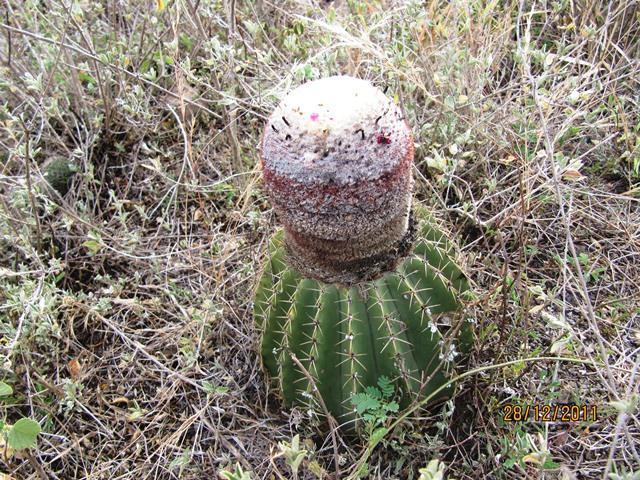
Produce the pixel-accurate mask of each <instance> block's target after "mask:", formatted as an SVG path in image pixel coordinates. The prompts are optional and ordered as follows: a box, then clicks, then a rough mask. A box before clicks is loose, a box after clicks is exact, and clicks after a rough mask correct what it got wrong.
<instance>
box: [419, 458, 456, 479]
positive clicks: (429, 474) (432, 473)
mask: <svg viewBox="0 0 640 480" xmlns="http://www.w3.org/2000/svg"><path fill="white" fill-rule="evenodd" d="M444 469H445V464H444V463H442V462H441V461H440V460H437V459H436V460H431V461H430V462H429V464H428V465H427V466H426V467H425V468H421V469H420V470H418V472H419V473H420V477H418V480H444ZM450 480H451V479H450Z"/></svg>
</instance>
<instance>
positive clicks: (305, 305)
mask: <svg viewBox="0 0 640 480" xmlns="http://www.w3.org/2000/svg"><path fill="white" fill-rule="evenodd" d="M412 161H413V138H412V136H411V130H410V129H409V127H408V125H407V123H406V121H405V120H404V116H403V115H402V112H401V111H400V109H399V108H398V107H397V106H396V105H395V104H394V103H393V102H391V101H390V100H389V99H388V98H387V97H386V96H385V95H384V94H383V93H382V92H381V91H380V90H378V89H377V88H375V87H374V86H373V85H371V84H370V83H369V82H366V81H363V80H358V79H354V78H351V77H330V78H326V79H323V80H318V81H316V82H309V83H307V84H304V85H302V86H301V87H299V88H298V89H296V90H294V91H293V92H291V93H290V94H289V95H288V96H287V97H286V98H285V100H284V101H283V102H282V103H281V105H280V106H279V107H278V108H277V109H276V110H275V111H274V113H273V114H272V115H271V117H270V118H269V121H268V124H267V127H266V129H265V134H264V137H263V141H262V168H263V175H264V179H265V185H266V190H267V193H268V194H269V197H270V199H271V202H272V203H273V205H274V208H275V210H276V212H277V213H278V216H279V219H280V221H281V222H282V224H283V226H284V229H283V230H280V231H278V232H276V234H275V235H274V236H273V237H272V239H271V242H270V246H269V252H268V255H267V261H266V263H265V266H264V269H263V272H262V276H261V278H260V281H259V283H258V285H257V289H256V295H255V303H254V316H255V318H256V322H257V324H258V326H259V327H260V329H261V332H262V339H261V354H262V360H263V364H264V367H265V369H266V371H267V373H268V376H269V377H270V378H271V379H272V381H273V382H274V383H275V384H276V385H277V387H278V389H279V391H280V392H281V394H282V397H283V399H284V401H285V403H286V404H287V405H294V404H299V405H307V406H309V407H311V408H313V409H314V410H315V411H316V412H318V413H321V412H320V411H319V409H318V402H317V400H318V395H320V396H321V397H322V399H323V401H324V403H325V405H326V406H327V409H328V410H329V411H330V412H331V413H332V414H333V415H334V416H336V417H337V418H338V419H339V420H340V421H341V422H342V423H347V424H349V425H353V423H351V422H352V421H354V420H355V419H356V418H355V414H354V411H353V406H352V405H351V402H350V400H351V398H352V397H353V395H355V394H357V393H359V392H362V391H364V390H365V389H366V388H367V387H369V386H373V385H376V382H377V380H378V378H379V377H380V376H382V375H384V376H387V377H388V378H391V379H393V380H394V382H395V383H396V385H397V387H398V388H399V391H400V392H401V396H402V400H403V402H404V403H405V404H406V403H408V402H409V401H411V400H412V399H415V398H417V397H420V396H422V395H424V394H428V393H429V392H431V391H433V390H434V389H435V388H437V387H439V386H440V385H442V384H443V383H445V381H446V379H447V378H448V375H449V374H450V372H451V369H452V366H453V362H452V360H453V357H454V356H455V355H456V351H457V350H463V351H464V350H465V348H466V346H467V344H468V343H469V329H468V325H467V324H465V323H462V322H460V321H458V320H459V319H458V318H457V315H455V314H454V313H455V311H456V310H458V307H459V301H458V296H459V294H460V293H461V292H462V291H464V290H466V280H465V277H464V275H463V274H462V272H461V270H460V269H459V268H458V266H457V265H456V263H455V262H454V260H453V257H454V255H453V253H454V252H453V249H452V246H451V244H450V243H449V242H448V241H447V239H446V238H445V236H444V235H443V234H442V233H441V232H440V230H439V229H438V228H437V226H436V225H435V222H434V221H433V220H431V219H430V218H429V216H428V214H427V213H426V212H424V211H422V210H419V211H418V212H417V215H416V216H417V217H418V218H417V220H416V219H414V214H412V211H411V188H412V183H413V181H412V176H411V165H412ZM416 237H417V238H416ZM301 367H302V368H301Z"/></svg>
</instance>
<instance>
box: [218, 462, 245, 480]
mask: <svg viewBox="0 0 640 480" xmlns="http://www.w3.org/2000/svg"><path fill="white" fill-rule="evenodd" d="M218 475H219V476H220V478H223V479H224V480H251V474H250V473H249V472H245V471H244V470H242V467H241V466H240V464H238V463H236V466H235V468H234V470H233V471H231V470H226V469H225V470H222V471H221V472H220V473H219V474H218Z"/></svg>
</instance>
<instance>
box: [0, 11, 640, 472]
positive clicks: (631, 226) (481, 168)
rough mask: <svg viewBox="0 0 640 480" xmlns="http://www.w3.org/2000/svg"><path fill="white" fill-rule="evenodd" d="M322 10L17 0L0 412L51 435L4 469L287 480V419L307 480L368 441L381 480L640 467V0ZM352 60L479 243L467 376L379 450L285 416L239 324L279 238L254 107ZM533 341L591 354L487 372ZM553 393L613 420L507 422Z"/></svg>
mask: <svg viewBox="0 0 640 480" xmlns="http://www.w3.org/2000/svg"><path fill="white" fill-rule="evenodd" d="M330 3H331V4H333V5H324V2H322V6H320V5H319V4H318V5H315V4H313V5H311V4H307V3H302V2H296V1H285V2H279V3H278V2H267V1H257V2H234V1H226V2H195V1H191V0H186V1H175V2H170V1H169V2H165V1H162V2H155V3H154V2H151V3H149V2H119V3H114V4H111V3H110V4H109V5H106V6H105V5H103V4H102V3H100V2H66V3H65V2H40V3H38V2H16V1H7V2H4V4H3V7H4V14H3V15H2V16H1V17H2V19H1V20H0V23H1V24H0V99H1V100H0V331H1V332H2V337H3V340H2V342H0V355H1V359H0V360H1V362H2V368H3V370H2V376H1V377H0V381H4V382H5V383H7V384H10V385H11V386H12V388H13V397H12V398H13V400H12V401H11V402H10V403H9V402H5V403H4V404H3V405H4V407H5V412H6V416H3V418H6V421H7V422H8V423H10V424H15V422H16V421H17V420H18V419H20V418H26V417H28V418H30V419H33V420H35V421H37V422H38V423H39V424H40V425H41V427H42V430H43V431H42V432H41V433H40V434H39V437H38V443H37V447H36V448H35V449H31V450H29V451H28V461H26V462H24V461H21V459H19V458H16V457H5V456H3V455H0V465H1V467H0V472H2V473H7V474H10V475H12V476H13V477H15V478H23V477H24V478H28V477H33V478H38V477H39V478H48V477H47V476H55V477H58V478H96V477H99V476H104V477H108V478H140V477H144V478H167V479H168V478H194V479H195V478H205V477H210V478H213V477H214V476H215V475H217V473H218V471H220V470H223V469H225V468H228V469H229V470H230V471H233V469H234V466H235V465H236V464H238V465H240V468H239V469H237V471H240V472H249V471H250V472H254V473H255V476H260V477H262V476H268V475H270V474H276V473H274V472H286V471H289V470H287V468H286V465H284V463H283V462H284V460H283V459H282V458H275V456H274V454H273V452H276V451H277V448H278V444H281V445H285V443H283V442H289V443H291V442H292V441H293V440H292V439H293V438H295V435H296V434H300V436H301V437H302V438H306V439H314V440H315V451H314V456H313V462H315V463H311V462H309V463H308V464H307V463H303V464H302V466H300V476H301V477H302V471H303V470H304V473H305V475H306V474H308V475H309V476H315V477H317V478H327V475H328V474H330V473H331V472H335V471H336V470H337V469H339V470H340V471H341V472H342V473H343V474H344V475H345V477H346V476H349V475H351V477H352V478H355V476H357V475H356V474H357V473H358V471H364V470H359V469H360V467H361V466H362V465H358V460H359V459H361V458H363V453H364V452H368V453H367V455H369V457H368V459H367V461H366V464H367V465H366V466H367V471H368V472H369V473H368V475H369V477H370V478H391V477H394V476H395V477H398V478H417V477H418V476H419V469H420V468H423V467H424V466H425V464H427V461H426V460H427V459H433V458H438V459H442V460H443V462H444V463H445V464H446V465H447V470H446V474H447V475H450V476H451V477H454V478H459V479H464V478H479V477H483V478H525V477H527V476H529V477H531V476H536V475H541V474H542V473H545V474H551V473H553V474H554V475H555V474H558V475H564V476H565V478H572V476H578V475H583V476H585V477H586V478H606V477H607V476H608V475H609V474H611V475H612V477H611V478H625V476H628V474H629V472H630V471H633V470H634V469H636V470H637V465H638V464H639V463H640V457H639V452H638V447H637V445H638V441H637V439H638V436H639V435H640V426H639V425H638V415H637V403H635V400H634V398H635V397H634V396H633V395H634V393H635V392H636V391H637V386H638V381H639V380H638V378H639V376H638V365H639V364H638V360H637V357H638V356H637V349H638V345H639V341H640V340H639V335H640V334H639V333H638V287H637V285H638V283H639V280H640V275H639V272H638V270H639V269H638V265H640V263H639V262H638V258H639V256H640V246H639V244H638V241H637V239H638V236H639V235H638V233H639V232H638V225H640V221H639V220H640V218H639V213H638V208H637V206H638V192H639V190H638V188H639V184H640V175H639V165H640V118H639V114H638V112H640V108H638V107H639V106H638V98H637V91H638V88H639V87H640V85H638V83H639V80H638V79H639V78H640V75H639V73H640V72H639V70H640V65H639V62H638V60H637V59H638V58H639V57H640V55H639V53H640V52H639V49H640V46H639V42H638V38H640V35H638V33H639V32H638V30H639V28H640V22H639V21H638V6H637V4H636V3H634V2H606V1H604V0H596V1H592V2H589V3H588V5H587V4H585V5H583V4H579V3H576V2H573V1H551V2H540V1H534V0H527V1H523V2H481V1H475V0H474V1H472V2H439V1H430V2H426V3H425V2H421V1H408V2H397V1H394V0H385V1H379V2H364V1H359V0H344V1H342V2H330ZM339 73H342V74H349V75H355V76H359V77H363V78H367V79H370V80H372V81H373V82H374V83H375V84H377V85H379V86H380V87H381V88H382V89H386V92H387V95H389V96H391V97H392V98H394V99H395V101H396V102H398V103H399V104H401V105H402V107H403V110H404V111H405V112H406V113H407V115H408V120H409V123H410V125H411V126H412V127H413V129H414V136H415V138H416V141H417V143H418V144H417V148H416V164H417V168H416V170H415V176H416V178H417V185H416V192H415V193H416V195H417V197H418V198H419V199H420V200H421V201H422V202H423V203H425V204H426V205H427V206H429V207H431V208H433V209H434V210H436V211H438V212H441V213H440V215H441V217H442V218H441V220H442V221H445V222H447V223H448V224H449V225H450V226H452V229H454V230H456V231H455V232H454V234H456V235H458V236H460V237H461V238H464V239H465V247H464V249H465V255H466V257H467V258H468V259H469V265H468V266H467V270H468V271H467V273H468V275H469V277H470V279H471V280H472V282H473V283H474V292H475V294H476V300H475V301H474V302H472V303H471V305H470V306H469V311H468V316H469V317H470V318H473V319H475V321H476V322H477V324H478V330H477V331H478V338H477V343H476V345H477V347H476V351H475V352H474V354H473V355H472V358H471V360H470V362H471V366H470V368H474V367H476V368H479V369H480V370H479V371H478V373H477V374H476V375H474V376H472V377H470V378H469V379H468V380H467V381H466V383H464V384H462V386H461V387H459V388H460V391H459V392H458V395H457V398H455V399H454V401H453V402H452V403H451V404H449V405H446V406H445V408H443V409H442V410H440V409H435V410H432V411H424V410H416V411H415V412H414V413H412V414H411V415H410V416H409V417H408V418H407V419H403V420H401V421H400V422H399V423H398V424H397V425H396V426H395V427H394V428H393V429H391V430H389V431H387V432H385V433H384V441H382V442H379V444H377V447H376V448H375V449H371V450H370V451H368V450H367V448H368V445H364V444H357V443H356V444H353V443H351V444H350V443H348V442H347V440H346V439H344V438H341V437H340V436H339V435H337V434H336V435H334V436H333V437H329V438H328V439H326V441H325V439H321V438H319V437H316V436H315V430H314V423H313V420H312V419H309V418H308V416H307V415H306V412H302V411H298V410H293V411H291V412H283V411H281V409H279V408H278V404H277V402H276V400H275V398H274V397H273V396H272V395H270V392H268V391H267V390H266V386H265V384H264V383H263V377H262V374H261V370H260V366H259V361H258V357H257V355H256V349H255V345H256V332H255V331H254V329H253V326H252V319H251V313H250V312H251V305H250V301H251V289H252V287H253V282H254V279H255V273H254V268H255V265H256V264H257V259H258V257H259V255H260V252H261V251H262V250H263V249H264V247H265V242H266V238H268V236H269V234H270V231H271V228H272V226H273V225H274V222H273V218H272V212H271V211H270V210H269V207H268V204H267V202H266V201H265V198H264V195H263V193H262V192H261V190H260V186H259V184H258V178H259V175H258V172H257V170H256V168H255V165H256V162H257V159H258V152H257V151H256V145H258V143H259V135H260V132H261V130H262V127H263V123H264V120H265V118H266V116H267V115H268V114H269V112H270V111H271V110H272V109H273V107H274V106H275V105H276V104H277V103H278V100H279V98H281V97H282V96H283V95H284V94H285V93H286V92H287V91H288V90H289V89H290V88H291V87H293V86H295V85H298V84H299V83H301V82H303V81H305V80H310V79H316V78H320V77H322V76H326V75H331V74H339ZM60 158H61V159H65V160H67V161H69V162H70V163H71V164H73V165H74V166H75V168H76V169H77V172H76V174H75V175H74V176H73V179H72V180H71V181H70V184H69V190H68V191H67V192H66V193H64V192H63V195H60V194H53V193H51V192H47V191H46V188H44V187H43V185H42V183H40V181H39V180H40V179H41V178H43V176H44V174H45V172H46V168H47V165H49V164H50V162H51V161H53V160H54V159H60ZM534 356H539V357H554V356H563V357H570V358H573V359H576V360H579V361H580V362H587V363H586V364H585V363H579V362H577V363H560V362H559V361H533V362H524V361H523V362H518V361H515V362H512V363H509V364H508V365H506V366H504V367H501V368H492V369H487V368H488V367H490V366H491V365H496V364H498V363H500V362H507V361H514V360H518V359H522V358H528V357H534ZM483 367H484V368H483ZM554 401H574V402H579V403H584V404H593V405H598V407H599V412H600V416H599V419H598V422H596V423H589V424H586V423H574V424H572V425H570V426H569V425H566V424H559V423H557V422H556V423H549V424H541V423H535V422H522V423H506V422H504V421H502V419H501V411H502V409H503V408H504V406H505V405H506V404H507V403H516V402H519V403H522V404H534V403H544V402H546V403H548V402H554ZM634 406H635V407H634ZM627 407H628V408H627ZM399 414H401V412H399ZM409 419H410V420H411V421H407V420H409ZM505 439H506V440H505ZM305 450H309V451H310V450H311V446H307V445H306V444H305ZM305 462H306V461H305ZM357 469H358V470H357ZM441 470H442V469H441V468H440V467H439V468H438V472H439V473H438V474H440V473H441ZM313 472H316V473H313ZM311 478H313V477H311Z"/></svg>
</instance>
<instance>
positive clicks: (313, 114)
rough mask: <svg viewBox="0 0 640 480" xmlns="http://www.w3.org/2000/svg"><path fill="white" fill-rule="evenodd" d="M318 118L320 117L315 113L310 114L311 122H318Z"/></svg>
mask: <svg viewBox="0 0 640 480" xmlns="http://www.w3.org/2000/svg"><path fill="white" fill-rule="evenodd" d="M319 116H320V115H318V114H317V113H316V112H313V113H312V114H311V120H313V121H314V122H315V121H316V120H318V117H319Z"/></svg>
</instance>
